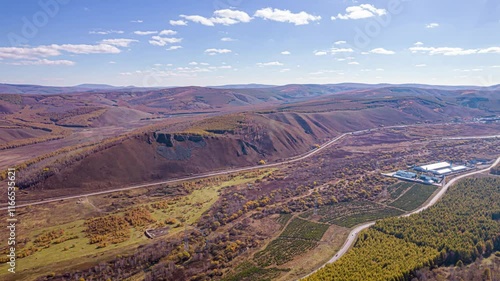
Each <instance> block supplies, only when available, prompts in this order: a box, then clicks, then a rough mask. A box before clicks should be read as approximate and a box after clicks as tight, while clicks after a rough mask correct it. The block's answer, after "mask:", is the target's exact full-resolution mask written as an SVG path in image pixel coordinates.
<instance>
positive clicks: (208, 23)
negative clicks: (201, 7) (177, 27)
mask: <svg viewBox="0 0 500 281" xmlns="http://www.w3.org/2000/svg"><path fill="white" fill-rule="evenodd" d="M180 17H181V18H185V19H187V20H188V21H192V22H195V23H199V24H203V25H206V26H214V23H213V22H212V21H211V20H210V19H208V18H206V17H202V16H197V15H192V16H187V15H180Z"/></svg>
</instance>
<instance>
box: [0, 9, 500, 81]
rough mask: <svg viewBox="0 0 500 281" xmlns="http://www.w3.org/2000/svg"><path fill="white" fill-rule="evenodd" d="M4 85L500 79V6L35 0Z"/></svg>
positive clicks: (16, 24) (18, 31)
mask: <svg viewBox="0 0 500 281" xmlns="http://www.w3.org/2000/svg"><path fill="white" fill-rule="evenodd" d="M2 6H3V7H2V10H1V12H0V13H1V16H0V35H1V36H0V83H23V84H42V85H77V84H82V83H104V84H112V85H121V86H127V85H135V86H143V87H147V86H184V85H199V86H206V85H223V84H245V83H264V84H280V85H281V84H291V83H318V84H326V83H341V82H363V83H426V84H442V85H464V84H467V85H483V86H487V85H493V84H500V32H499V30H500V1H499V0H478V1H456V0H438V1H436V0H374V1H362V0H357V1H354V0H317V1H305V0H295V1H284V0H282V1H263V0H255V1H250V0H210V1H199V0H175V1H174V0H168V1H160V0H143V1H135V0H123V1H111V0H39V1H34V0H26V1H5V2H4V3H3V5H2Z"/></svg>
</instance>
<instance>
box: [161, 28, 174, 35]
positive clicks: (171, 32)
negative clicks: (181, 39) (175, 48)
mask: <svg viewBox="0 0 500 281" xmlns="http://www.w3.org/2000/svg"><path fill="white" fill-rule="evenodd" d="M175 34H177V31H174V30H170V29H165V30H162V31H160V34H159V35H175Z"/></svg>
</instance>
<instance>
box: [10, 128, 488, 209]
mask: <svg viewBox="0 0 500 281" xmlns="http://www.w3.org/2000/svg"><path fill="white" fill-rule="evenodd" d="M443 124H446V123H436V124H412V125H394V126H386V127H378V128H373V129H366V130H359V131H354V132H348V133H344V134H342V135H340V136H338V137H336V138H334V139H332V140H330V141H328V142H326V143H324V144H323V145H321V147H319V148H317V149H314V150H312V151H309V152H307V153H305V154H303V155H299V156H295V157H292V158H290V159H288V160H285V161H282V162H278V163H272V164H266V165H258V166H252V167H245V168H237V169H230V170H224V171H220V172H213V173H206V174H200V175H196V176H190V177H185V178H178V179H173V180H167V181H161V182H155V183H147V184H139V185H132V186H128V187H122V188H115V189H109V190H103V191H96V192H91V193H86V194H79V195H71V196H63V197H57V198H49V199H44V200H40V201H35V202H30V203H24V204H19V205H16V208H22V207H27V206H34V205H42V204H47V203H51V202H57V201H62V200H69V199H78V198H82V197H86V196H94V195H103V194H109V193H113V192H120V191H127V190H132V189H137V188H145V187H152V186H157V185H162V184H173V183H178V182H182V181H186V180H196V179H202V178H207V177H213V176H220V175H227V174H233V173H238V172H245V171H250V170H255V169H262V168H271V167H276V166H280V165H284V164H290V163H293V162H297V161H301V160H304V159H306V158H309V157H311V156H314V155H316V154H317V153H319V152H321V151H322V150H324V149H326V148H327V147H329V146H331V145H332V144H334V143H336V142H338V141H339V140H341V139H342V138H344V137H345V136H347V135H356V134H362V133H368V132H373V131H378V130H384V129H392V128H407V127H421V126H436V125H443ZM478 138H491V136H483V137H478ZM6 209H7V205H6V204H2V207H0V210H6Z"/></svg>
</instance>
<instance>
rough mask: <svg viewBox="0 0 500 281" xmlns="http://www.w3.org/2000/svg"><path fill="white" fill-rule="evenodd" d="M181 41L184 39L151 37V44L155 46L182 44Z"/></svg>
mask: <svg viewBox="0 0 500 281" xmlns="http://www.w3.org/2000/svg"><path fill="white" fill-rule="evenodd" d="M181 41H182V38H174V37H161V36H153V37H151V40H149V44H151V45H155V46H165V45H167V44H175V43H180V42H181Z"/></svg>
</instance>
